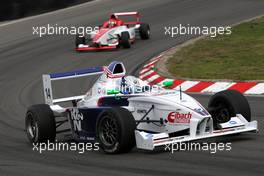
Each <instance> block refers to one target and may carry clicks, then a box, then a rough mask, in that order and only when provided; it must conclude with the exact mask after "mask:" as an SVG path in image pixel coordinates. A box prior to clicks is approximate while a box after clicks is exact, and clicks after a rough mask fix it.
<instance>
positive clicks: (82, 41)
mask: <svg viewBox="0 0 264 176" xmlns="http://www.w3.org/2000/svg"><path fill="white" fill-rule="evenodd" d="M80 44H83V45H85V44H86V42H85V37H81V36H79V34H77V35H76V38H75V47H76V48H78V46H79V45H80Z"/></svg>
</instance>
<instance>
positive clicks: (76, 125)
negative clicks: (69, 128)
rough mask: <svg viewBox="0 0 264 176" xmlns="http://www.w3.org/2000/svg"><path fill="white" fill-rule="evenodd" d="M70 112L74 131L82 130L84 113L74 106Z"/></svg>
mask: <svg viewBox="0 0 264 176" xmlns="http://www.w3.org/2000/svg"><path fill="white" fill-rule="evenodd" d="M70 112H71V119H72V122H73V129H74V131H82V120H83V114H82V113H81V112H79V109H78V108H73V109H71V111H70Z"/></svg>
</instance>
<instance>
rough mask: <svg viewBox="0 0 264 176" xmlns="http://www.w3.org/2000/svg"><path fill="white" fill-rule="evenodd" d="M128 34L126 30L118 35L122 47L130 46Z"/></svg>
mask: <svg viewBox="0 0 264 176" xmlns="http://www.w3.org/2000/svg"><path fill="white" fill-rule="evenodd" d="M129 39H130V35H129V33H128V32H121V36H120V45H121V46H123V47H124V48H130V47H131V44H130V42H129Z"/></svg>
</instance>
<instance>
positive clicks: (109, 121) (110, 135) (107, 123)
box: [99, 116, 118, 146]
mask: <svg viewBox="0 0 264 176" xmlns="http://www.w3.org/2000/svg"><path fill="white" fill-rule="evenodd" d="M99 137H100V141H101V142H102V143H104V144H105V145H107V146H111V145H114V144H115V143H116V142H117V138H118V126H117V122H116V120H115V119H113V118H110V117H109V116H106V117H105V118H103V120H102V122H101V125H100V128H99Z"/></svg>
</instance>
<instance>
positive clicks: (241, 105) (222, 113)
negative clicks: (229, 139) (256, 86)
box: [208, 90, 251, 129]
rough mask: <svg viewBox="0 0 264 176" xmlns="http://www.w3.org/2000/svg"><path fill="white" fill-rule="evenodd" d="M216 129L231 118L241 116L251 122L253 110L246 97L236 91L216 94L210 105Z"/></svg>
mask: <svg viewBox="0 0 264 176" xmlns="http://www.w3.org/2000/svg"><path fill="white" fill-rule="evenodd" d="M208 108H209V112H210V114H211V115H212V118H213V122H214V127H215V128H216V129H219V124H221V123H225V122H228V121H229V120H230V119H231V117H235V116H236V114H241V115H242V116H243V117H244V118H245V119H246V120H247V121H249V122H250V121H251V110H250V106H249V103H248V101H247V99H246V97H245V96H244V95H243V94H241V93H240V92H238V91H236V90H224V91H221V92H218V93H216V94H214V95H213V96H212V97H211V98H210V100H209V103H208Z"/></svg>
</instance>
